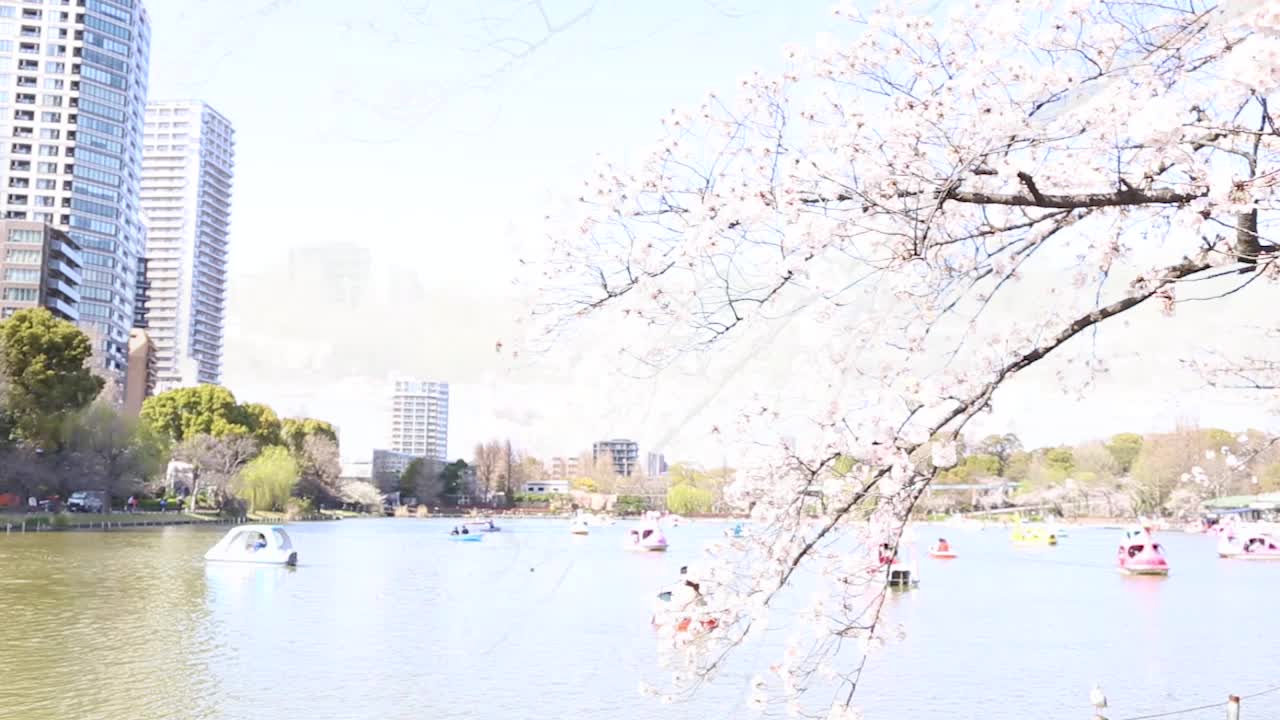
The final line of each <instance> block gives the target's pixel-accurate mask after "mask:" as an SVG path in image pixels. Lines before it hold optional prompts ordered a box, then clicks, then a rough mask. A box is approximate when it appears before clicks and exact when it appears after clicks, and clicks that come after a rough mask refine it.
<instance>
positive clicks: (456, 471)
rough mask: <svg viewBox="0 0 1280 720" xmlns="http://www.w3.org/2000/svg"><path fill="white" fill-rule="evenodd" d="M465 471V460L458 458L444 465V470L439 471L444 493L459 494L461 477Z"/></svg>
mask: <svg viewBox="0 0 1280 720" xmlns="http://www.w3.org/2000/svg"><path fill="white" fill-rule="evenodd" d="M466 472H467V461H466V460H462V459H458V460H454V461H453V462H451V463H449V464H448V465H445V466H444V470H442V471H441V472H440V479H441V481H443V483H444V490H443V492H444V494H445V495H461V494H462V490H463V488H462V479H463V476H464V474H465V473H466Z"/></svg>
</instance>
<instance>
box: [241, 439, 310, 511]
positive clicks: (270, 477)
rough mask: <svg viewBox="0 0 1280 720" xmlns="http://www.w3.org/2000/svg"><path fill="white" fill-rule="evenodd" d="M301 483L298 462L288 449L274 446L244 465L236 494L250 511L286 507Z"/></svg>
mask: <svg viewBox="0 0 1280 720" xmlns="http://www.w3.org/2000/svg"><path fill="white" fill-rule="evenodd" d="M297 483H298V462H297V461H296V460H294V459H293V455H291V454H290V453H289V451H288V449H286V448H283V447H280V446H279V445H273V446H271V447H268V448H265V449H263V450H262V452H260V453H258V457H256V458H254V459H253V460H251V461H250V462H249V464H248V465H245V466H244V469H243V470H241V471H240V478H239V482H238V487H237V491H236V494H237V495H239V496H240V498H241V499H242V500H244V501H245V502H247V503H249V510H250V511H262V510H283V509H284V507H285V504H286V503H288V502H289V497H290V496H291V495H292V494H293V488H294V486H295V485H296V484H297Z"/></svg>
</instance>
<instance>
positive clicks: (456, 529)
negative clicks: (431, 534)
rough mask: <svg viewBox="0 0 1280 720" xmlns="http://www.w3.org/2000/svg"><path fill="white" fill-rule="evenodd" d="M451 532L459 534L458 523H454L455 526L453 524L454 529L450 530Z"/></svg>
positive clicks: (451, 533)
mask: <svg viewBox="0 0 1280 720" xmlns="http://www.w3.org/2000/svg"><path fill="white" fill-rule="evenodd" d="M449 534H450V535H457V534H458V526H457V525H454V526H453V530H450V531H449Z"/></svg>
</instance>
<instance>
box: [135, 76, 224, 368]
mask: <svg viewBox="0 0 1280 720" xmlns="http://www.w3.org/2000/svg"><path fill="white" fill-rule="evenodd" d="M234 167H235V131H234V130H233V129H232V127H231V123H230V122H229V121H228V120H227V119H226V118H225V117H223V116H222V115H220V114H219V113H218V112H217V111H216V110H214V109H213V108H211V107H209V106H208V105H206V104H205V103H203V102H198V101H175V102H153V103H151V104H149V105H148V106H147V118H146V129H145V147H144V149H143V157H142V211H143V214H144V218H145V221H146V229H147V236H146V238H147V252H146V257H147V259H146V262H147V265H146V273H147V278H146V280H147V284H148V285H149V289H148V293H147V313H146V320H145V322H146V327H147V334H148V335H150V336H151V341H152V342H153V343H155V362H156V383H157V390H159V391H161V392H163V391H164V390H168V389H172V388H175V387H184V386H190V385H197V384H201V383H211V384H217V383H218V382H219V381H220V380H221V379H222V339H223V323H224V321H225V319H226V305H227V295H226V290H227V240H228V236H229V233H230V230H231V181H232V176H233V170H234Z"/></svg>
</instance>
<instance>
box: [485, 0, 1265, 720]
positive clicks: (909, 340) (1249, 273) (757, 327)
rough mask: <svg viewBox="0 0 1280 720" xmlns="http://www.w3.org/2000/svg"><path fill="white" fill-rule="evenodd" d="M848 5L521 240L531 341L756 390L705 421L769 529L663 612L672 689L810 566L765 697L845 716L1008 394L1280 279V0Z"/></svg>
mask: <svg viewBox="0 0 1280 720" xmlns="http://www.w3.org/2000/svg"><path fill="white" fill-rule="evenodd" d="M947 7H948V8H950V6H947ZM835 14H836V16H837V19H838V21H839V22H840V23H841V24H840V25H839V26H838V28H837V29H836V30H835V31H834V32H833V33H831V34H830V35H824V36H822V37H820V38H819V39H818V42H817V43H816V45H815V47H812V48H808V49H802V48H788V49H786V50H785V59H786V63H787V69H786V70H785V71H783V72H781V73H780V74H778V75H776V76H772V75H768V74H765V73H760V72H756V73H752V74H749V75H747V76H745V77H743V78H742V79H741V81H740V83H739V85H738V87H737V88H736V90H735V91H734V92H733V93H720V92H717V93H712V94H711V95H709V96H708V97H707V98H706V100H705V101H704V102H703V103H702V104H701V105H699V106H697V107H695V108H692V109H689V110H673V111H672V112H671V113H670V115H668V116H667V117H665V118H664V119H663V124H664V133H663V135H662V137H661V139H660V140H659V142H658V143H657V145H656V146H655V147H654V148H653V149H652V150H651V151H650V152H648V153H647V154H645V155H644V156H643V157H641V158H640V159H639V160H638V161H637V162H630V163H617V164H615V163H610V162H606V161H601V162H600V164H599V166H598V169H597V171H596V172H595V173H594V175H593V176H592V177H591V178H589V180H588V181H587V182H586V183H585V185H584V187H583V188H582V190H581V197H580V201H581V202H580V206H581V208H583V209H584V210H585V211H584V212H583V214H582V215H581V216H580V217H577V218H575V219H574V221H573V223H572V224H571V227H570V229H569V230H567V231H564V232H557V233H555V234H553V236H552V240H553V243H552V244H553V247H552V252H551V254H550V255H549V257H548V258H545V259H543V260H542V261H541V262H540V263H539V262H532V263H530V267H534V268H537V270H538V275H537V276H536V277H532V276H531V277H530V278H527V280H528V282H529V284H531V285H536V286H537V287H538V288H539V290H540V291H541V302H540V303H539V304H538V305H537V307H536V308H535V310H534V312H533V321H534V323H533V324H534V327H535V330H536V331H535V332H531V333H530V339H529V341H528V342H527V343H524V344H522V345H521V346H520V347H519V348H517V349H516V351H517V352H519V351H520V350H524V351H525V355H529V354H534V355H539V356H540V357H541V356H542V353H551V355H550V357H552V358H555V357H557V356H556V354H555V353H556V352H557V351H558V350H559V349H560V348H562V347H563V346H564V345H565V344H566V343H567V341H568V340H569V339H570V338H573V337H590V338H591V342H592V343H593V344H594V347H596V348H600V347H602V346H604V345H607V343H606V337H616V338H618V340H617V342H616V343H615V344H614V345H613V346H611V347H609V350H611V351H612V350H616V351H617V354H618V356H619V357H622V358H625V359H626V361H627V362H628V363H629V366H630V367H632V368H638V369H643V370H645V371H646V372H650V373H653V374H654V375H655V376H661V375H662V374H664V373H666V374H672V373H676V374H679V373H687V372H688V371H689V370H690V369H691V368H698V367H701V368H704V369H706V368H712V369H713V371H712V372H710V373H704V378H705V380H706V381H705V382H702V383H698V384H695V385H691V386H690V391H689V392H688V393H687V394H684V393H682V395H687V397H686V400H687V402H688V403H689V404H690V405H691V406H692V405H696V404H698V403H702V402H705V401H706V400H707V398H708V397H710V396H718V397H722V398H723V397H724V396H725V395H732V396H734V397H736V398H739V399H740V402H739V406H740V412H739V413H738V415H737V424H736V425H735V426H733V427H731V428H729V427H721V426H716V427H714V428H707V429H706V430H707V432H710V433H713V434H717V433H718V434H722V435H723V436H725V437H726V438H731V439H732V440H733V441H734V442H736V443H737V444H738V446H739V450H740V456H741V457H740V459H739V460H738V462H741V464H742V469H741V470H740V471H739V472H738V473H737V475H736V479H735V482H734V484H733V486H732V488H731V491H732V495H733V497H734V498H735V500H736V502H738V503H740V504H741V505H742V506H743V507H750V508H751V513H752V521H753V522H752V528H753V530H752V532H750V533H748V534H747V536H745V537H744V538H741V539H734V540H732V541H726V544H724V545H721V546H713V547H712V548H709V549H708V555H707V559H706V563H705V564H704V566H703V567H701V568H700V569H699V570H698V571H697V573H698V575H699V581H698V582H699V586H700V591H699V593H698V594H697V597H696V598H694V599H693V600H692V601H691V602H690V603H689V604H684V603H681V604H677V605H678V606H676V607H673V609H672V611H671V612H672V615H671V617H669V618H667V620H668V622H665V623H664V622H660V623H659V625H660V626H661V627H663V628H666V629H664V630H662V631H661V632H660V637H661V639H662V643H663V649H664V650H665V651H666V654H665V657H666V658H667V660H668V661H669V666H670V668H671V670H672V672H671V676H670V683H669V687H664V688H662V689H661V690H659V691H658V692H661V693H663V694H664V695H665V696H667V697H672V698H674V697H678V696H679V695H680V694H681V693H684V692H689V691H691V690H693V689H694V688H696V687H697V686H698V685H699V684H700V683H701V682H703V681H705V680H707V679H708V678H711V677H713V676H715V674H716V673H717V672H718V671H719V670H721V669H722V668H723V667H724V666H725V663H726V662H727V659H728V658H730V657H731V656H732V655H733V654H734V650H735V649H737V648H739V647H740V646H741V645H743V644H744V643H748V642H752V641H754V640H756V639H757V638H758V637H759V636H760V634H761V632H762V631H763V630H764V629H765V628H767V627H769V625H770V616H771V614H772V613H774V612H776V611H778V608H779V607H781V606H782V605H783V603H782V598H783V597H784V596H785V595H786V593H787V592H788V590H790V589H792V588H793V587H794V586H795V585H796V583H797V581H798V580H799V578H800V577H801V576H804V577H805V578H808V579H811V580H812V582H811V583H810V584H816V586H818V587H819V588H820V589H821V591H822V592H820V593H819V594H817V595H816V596H815V597H814V599H813V600H812V602H811V603H809V604H808V606H807V608H806V609H802V610H800V611H796V610H794V609H788V610H787V613H788V614H787V619H788V620H792V621H794V620H803V621H804V622H803V623H796V622H790V623H788V627H789V628H790V630H791V631H792V632H793V635H792V637H791V638H790V639H789V641H788V642H787V643H786V645H785V648H784V649H782V650H780V651H779V652H780V653H781V656H780V657H776V658H774V659H773V660H771V661H769V662H768V663H767V667H769V669H770V672H769V673H768V674H762V675H760V676H759V677H756V678H754V679H753V680H752V682H751V684H750V685H751V687H750V690H749V702H750V704H751V705H752V706H753V707H755V708H757V709H766V708H771V707H778V708H781V707H785V708H787V709H788V710H789V711H791V712H793V713H796V714H810V715H811V714H815V713H818V714H823V715H827V716H828V717H834V718H841V717H852V716H853V715H852V713H854V712H855V711H854V709H853V708H852V702H853V698H854V692H855V690H856V688H857V686H858V682H859V677H860V674H861V670H862V667H863V666H864V663H865V662H866V660H867V657H868V653H869V652H870V651H871V650H872V649H873V648H876V647H878V646H879V645H880V644H882V643H883V642H884V641H885V639H887V637H888V636H889V635H890V634H891V632H890V631H889V629H888V628H886V627H884V623H882V613H881V609H882V607H883V606H884V603H885V597H886V595H885V590H884V588H885V584H886V580H887V578H888V572H889V571H888V569H887V567H886V566H885V565H884V564H882V563H881V562H880V560H879V555H881V554H882V553H880V552H879V549H880V548H881V547H882V546H883V545H885V544H888V545H890V546H896V545H897V544H898V542H899V540H900V538H901V536H902V533H903V530H904V524H905V522H906V519H907V517H908V514H909V513H910V511H911V510H912V508H913V507H914V506H915V504H916V503H917V501H919V500H920V498H921V496H922V494H923V492H924V491H925V489H926V488H927V487H928V486H929V483H930V482H931V481H932V480H933V478H934V476H935V475H936V474H937V473H938V472H939V471H941V470H943V469H945V468H947V467H950V466H952V465H954V464H955V462H956V447H955V440H956V438H957V437H958V434H959V432H960V431H961V430H962V429H963V428H964V427H965V425H966V423H968V422H969V421H970V420H971V419H972V418H973V417H974V416H975V415H977V414H978V413H981V412H984V411H987V410H989V409H990V408H991V406H992V402H993V396H994V395H995V394H996V392H997V390H999V389H1000V388H1001V387H1002V386H1004V385H1006V384H1007V383H1009V382H1010V381H1011V380H1012V379H1013V378H1015V377H1017V376H1018V375H1019V374H1021V373H1025V372H1027V371H1028V370H1029V369H1031V368H1033V367H1036V366H1039V365H1042V364H1043V365H1046V366H1047V367H1049V368H1051V370H1052V372H1055V373H1056V374H1057V376H1058V377H1059V379H1060V380H1061V381H1062V383H1063V385H1064V386H1067V387H1068V388H1069V389H1071V390H1072V391H1077V392H1083V391H1085V390H1087V389H1088V387H1089V380H1090V379H1091V378H1092V377H1093V376H1094V375H1095V374H1097V373H1100V372H1104V371H1105V370H1106V366H1105V363H1104V361H1103V359H1102V355H1104V354H1105V353H1099V352H1098V343H1099V342H1100V338H1101V339H1103V340H1105V337H1106V335H1105V334H1102V333H1100V332H1099V331H1100V330H1101V329H1102V328H1103V327H1104V326H1111V325H1118V324H1120V323H1124V322H1129V321H1130V318H1136V320H1141V321H1142V322H1170V323H1172V322H1176V314H1177V309H1178V308H1179V306H1180V305H1181V304H1182V303H1185V302H1191V301H1199V302H1204V301H1213V300H1217V299H1219V298H1222V297H1226V296H1228V295H1232V294H1236V293H1241V292H1259V291H1260V290H1259V288H1266V287H1270V286H1272V285H1273V283H1274V282H1275V280H1276V278H1277V277H1278V275H1280V270H1278V269H1277V252H1276V245H1275V243H1274V242H1273V240H1272V239H1270V238H1269V237H1268V229H1269V228H1270V227H1271V224H1270V221H1269V218H1268V213H1269V211H1271V210H1273V209H1274V206H1275V203H1276V183H1277V180H1278V179H1280V173H1278V172H1277V170H1278V169H1280V166H1278V165H1277V164H1276V161H1277V152H1276V151H1277V148H1278V141H1280V129H1277V126H1276V124H1275V120H1274V118H1273V115H1272V111H1271V107H1270V106H1271V103H1272V101H1273V100H1274V97H1275V95H1276V92H1277V87H1280V6H1277V5H1276V4H1275V3H1263V2H1258V1H1256V0H1229V1H1227V2H1224V3H1222V4H1220V5H1209V4H1205V3H1201V2H1196V1H1192V0H1170V2H1165V3H1160V4H1152V3H1147V2H1137V1H1132V2H1130V1H1123V0H1121V1H1104V2H1099V1H1090V0H1065V1H1064V2H1047V1H1044V0H994V1H988V0H974V1H973V2H969V3H964V4H963V5H962V6H958V7H957V8H956V9H955V10H954V11H952V12H951V13H950V15H948V16H946V17H940V16H938V15H937V13H935V14H932V15H925V14H921V15H913V14H911V13H910V11H909V8H908V7H907V6H905V5H904V4H903V3H900V2H889V3H886V4H885V5H884V6H883V7H881V8H880V9H878V10H876V11H874V12H870V13H865V14H864V13H861V12H859V11H857V10H855V9H853V7H852V6H851V5H850V6H842V7H840V8H838V9H836V11H835ZM1147 306H1153V307H1154V308H1157V309H1158V310H1160V311H1162V312H1163V314H1164V315H1166V316H1170V319H1165V320H1161V319H1160V318H1159V316H1158V314H1157V315H1155V316H1154V317H1153V315H1152V313H1149V312H1146V310H1145V308H1146V307H1147ZM1136 320H1134V321H1136ZM606 327H607V328H609V329H610V330H611V332H612V333H616V334H609V335H607V336H606V335H605V334H603V333H602V332H601V329H602V328H606ZM779 346H781V347H785V348H787V350H788V351H789V352H790V354H791V357H792V362H791V364H790V365H788V366H787V367H786V368H785V369H784V370H782V371H780V372H779V373H777V374H776V375H775V376H773V377H771V378H769V380H768V382H765V381H764V380H762V379H761V377H762V376H760V375H747V374H745V373H739V372H738V371H739V369H740V368H741V367H744V366H745V364H746V363H748V362H750V361H751V360H753V359H754V358H755V357H757V356H759V355H760V354H761V353H763V352H764V351H765V350H766V349H768V348H771V347H772V348H776V347H779ZM499 349H500V350H501V349H503V346H502V344H501V343H500V344H499ZM735 373H736V374H735ZM774 383H780V384H781V385H783V386H784V387H785V390H786V392H785V393H780V392H773V391H772V389H771V388H768V387H766V385H770V384H774ZM730 386H731V390H730V391H727V390H726V388H729V387H730ZM795 417H803V418H807V419H808V427H807V429H806V431H805V432H804V433H803V434H795V435H794V438H795V439H793V438H792V434H791V433H790V431H789V430H783V429H782V425H783V424H784V423H783V421H784V420H785V419H790V418H795ZM918 451H924V452H918ZM789 607H790V606H789ZM682 620H684V621H689V622H681V621H682ZM682 627H683V628H684V629H683V630H681V629H680V628H682ZM671 628H675V630H672V629H671ZM850 648H853V649H852V650H851V649H850ZM833 690H834V694H827V693H828V692H831V691H833Z"/></svg>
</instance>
